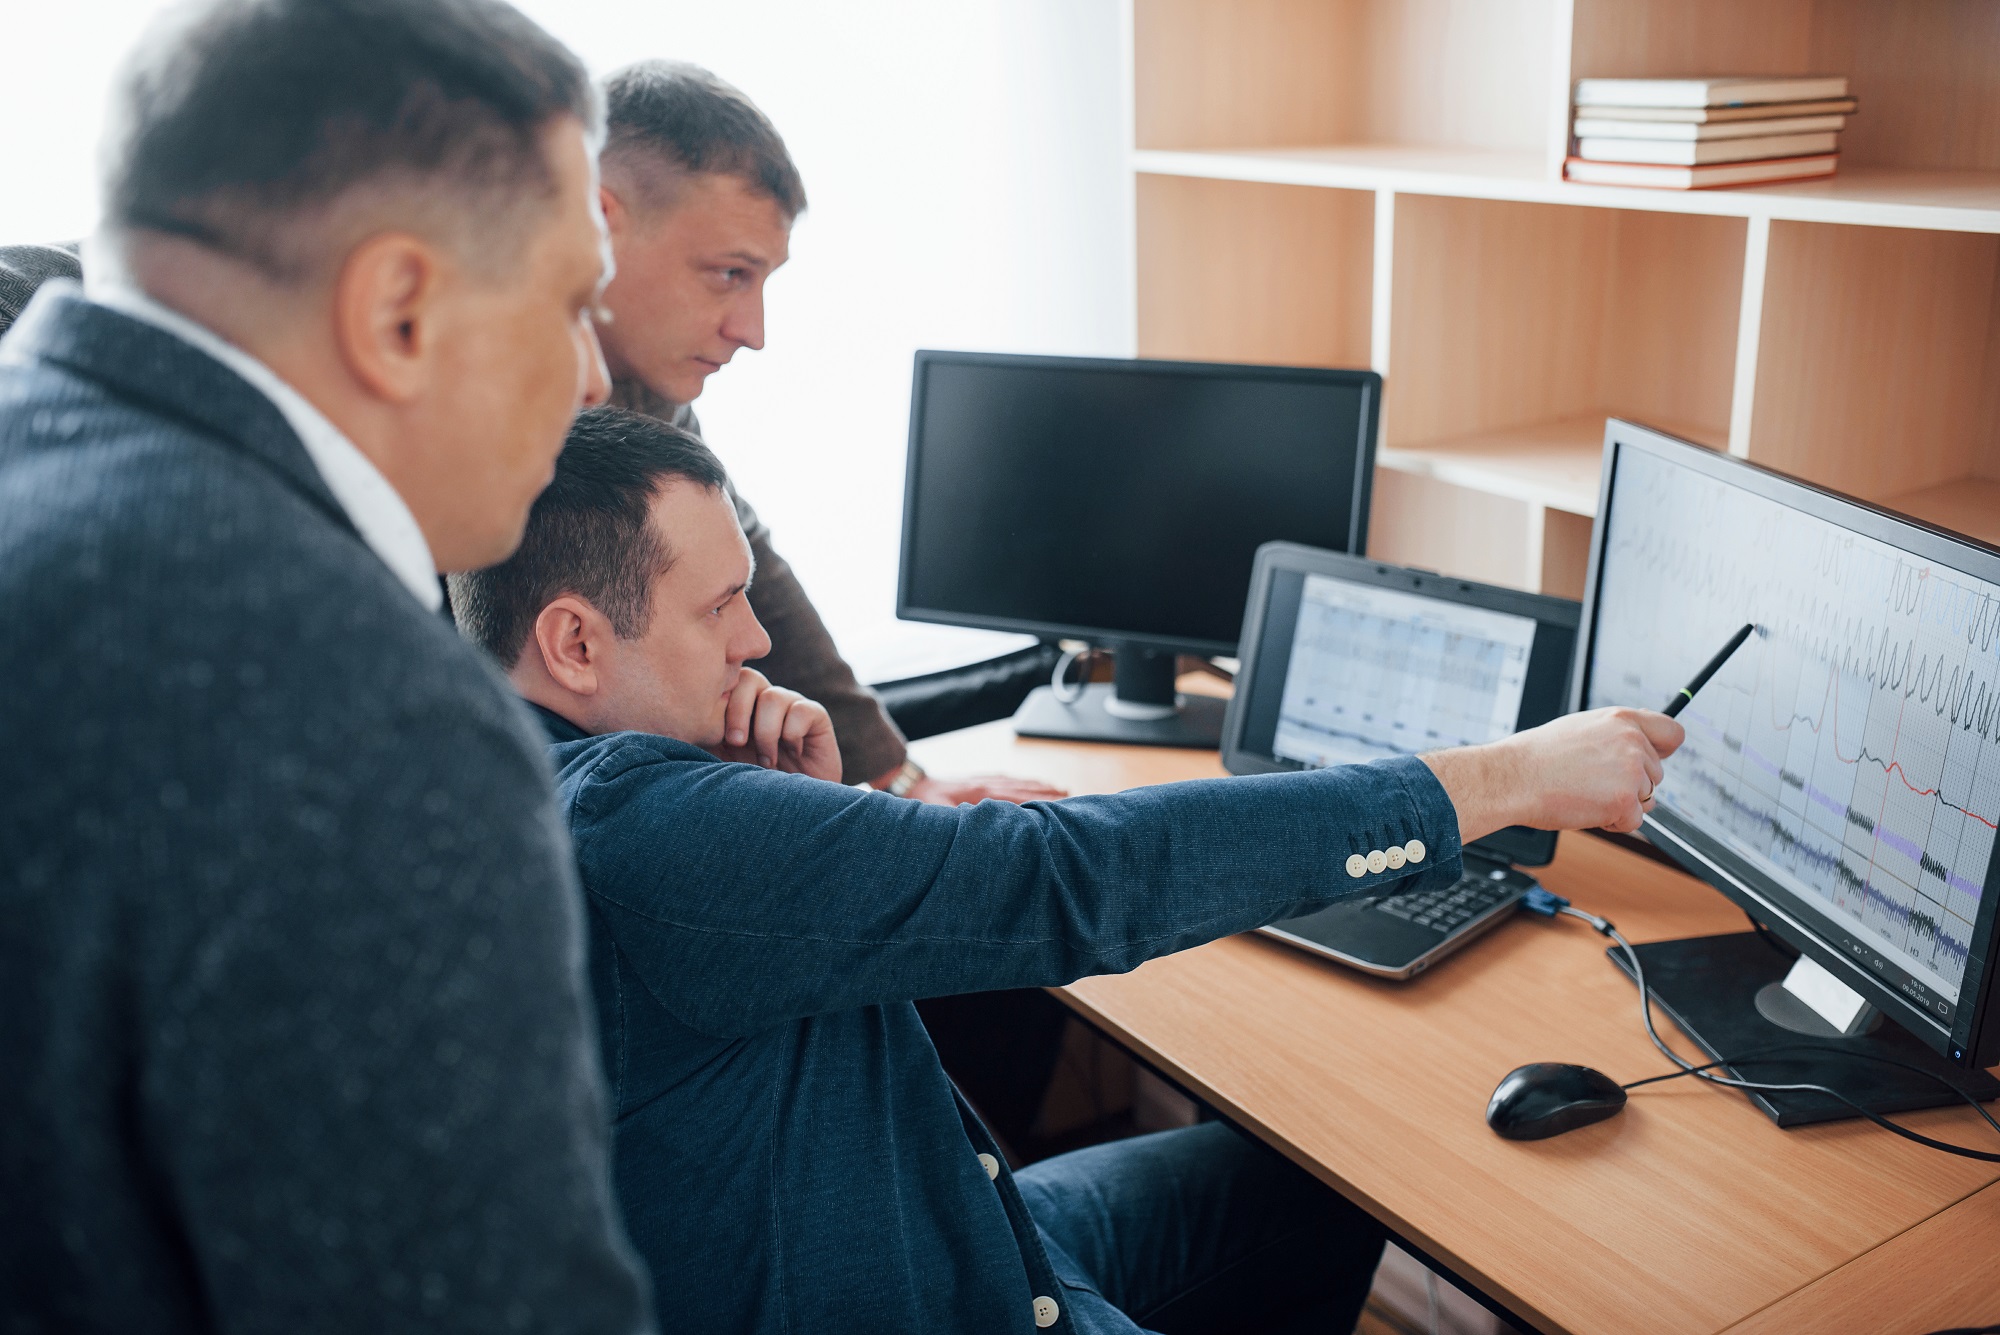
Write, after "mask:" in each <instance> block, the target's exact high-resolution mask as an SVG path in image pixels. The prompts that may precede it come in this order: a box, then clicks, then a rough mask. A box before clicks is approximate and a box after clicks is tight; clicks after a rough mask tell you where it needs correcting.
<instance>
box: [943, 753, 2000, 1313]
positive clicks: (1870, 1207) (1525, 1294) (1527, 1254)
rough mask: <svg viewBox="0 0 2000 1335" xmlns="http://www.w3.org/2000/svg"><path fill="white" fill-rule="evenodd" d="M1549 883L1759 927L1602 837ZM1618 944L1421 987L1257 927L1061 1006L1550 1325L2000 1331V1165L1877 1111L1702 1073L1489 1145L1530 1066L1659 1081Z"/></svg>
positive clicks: (1141, 766)
mask: <svg viewBox="0 0 2000 1335" xmlns="http://www.w3.org/2000/svg"><path fill="white" fill-rule="evenodd" d="M912 749H913V750H914V751H915V752H916V754H917V756H918V759H919V760H920V762H921V763H922V764H923V765H924V766H925V767H926V768H929V769H931V770H933V771H934V772H937V773H946V774H951V773H956V774H969V773H995V772H998V773H1008V774H1015V775H1019V776H1022V777H1032V778H1040V779H1045V780H1048V781H1050V782H1053V783H1059V784H1063V785H1065V786H1067V787H1068V788H1069V789H1070V790H1071V791H1072V792H1076V793H1087V792H1109V791H1116V790H1118V789H1121V788H1127V787H1133V786H1138V785H1141V784H1148V783H1162V782H1168V781H1172V780H1176V779H1189V778H1205V777H1213V776H1216V775H1219V774H1221V773H1222V769H1221V765H1220V762H1219V760H1218V758H1217V757H1216V756H1215V755H1214V754H1212V753H1200V752H1187V751H1169V750H1160V749H1152V748H1145V747H1115V746H1098V745H1080V744H1069V743H1057V742H1037V741H1023V740H1020V739H1017V738H1015V736H1014V735H1013V732H1012V730H1011V728H1010V727H1009V725H1007V724H1006V723H1004V722H1003V723H994V724H988V725H986V726H984V727H979V728H970V729H967V730H965V731H964V732H960V733H954V734H950V735H947V736H944V737H938V738H932V739H929V740H927V741H924V742H920V743H918V744H917V745H916V746H915V747H914V748H912ZM1541 879H1542V881H1543V882H1544V883H1545V884H1546V885H1548V887H1549V888H1550V889H1552V890H1554V891H1556V892H1558V893H1559V894H1563V895H1566V896H1568V897H1569V898H1571V899H1572V900H1574V901H1575V902H1577V903H1578V904H1580V905H1582V906H1585V907H1587V908H1590V909H1592V910H1593V911H1595V912H1598V913H1602V914H1603V915H1605V916H1606V917H1608V918H1610V919H1612V920H1613V921H1614V922H1616V923H1617V924H1618V925H1619V927H1620V928H1621V929H1623V930H1624V932H1625V934H1626V935H1627V936H1628V937H1630V938H1632V939H1633V940H1635V941H1650V940H1660V939H1665V938H1670V937H1680V936H1695V935H1701V934H1704V933H1712V932H1726V931H1734V930H1740V929H1742V928H1743V927H1744V920H1743V917H1742V915H1741V914H1740V913H1738V912H1737V910H1736V909H1735V908H1734V907H1732V906H1731V905H1730V904H1729V902H1728V901H1727V900H1725V899H1724V898H1723V897H1722V896H1721V895H1719V894H1717V893H1715V892H1714V891H1713V890H1711V889H1709V888H1708V887H1706V886H1704V885H1702V884H1701V883H1699V882H1697V881H1695V880H1694V879H1692V878H1690V877H1687V876H1683V875H1681V874H1680V873H1678V872H1676V871H1673V870H1671V869H1670V868H1667V867H1665V866H1662V865H1660V864H1658V863H1655V862H1652V861H1650V860H1648V859H1645V858H1641V857H1638V856H1636V855H1634V854H1631V853H1627V852H1625V851H1624V850H1622V849H1619V848H1616V847H1614V846H1612V845H1611V844H1608V843H1606V842H1605V841H1603V840H1599V839H1594V838H1591V837H1589V836H1587V835H1566V836H1564V838H1563V840H1562V847H1561V850H1560V852H1559V853H1558V854H1557V857H1556V860H1555V862H1554V863H1553V864H1552V865H1551V866H1549V867H1548V868H1546V869H1545V870H1544V871H1543V872H1542V873H1541ZM1603 945H1604V943H1603V941H1602V940H1601V939H1600V938H1599V937H1598V936H1597V935H1596V934H1595V933H1593V932H1591V931H1589V930H1588V929H1587V928H1585V927H1584V926H1583V925H1582V924H1581V923H1577V922H1575V921H1573V920H1568V919H1557V920H1543V919H1535V918H1525V917H1524V918H1523V919H1521V920H1520V921H1517V922H1514V923H1510V924H1508V925H1506V926H1504V927H1502V928H1500V929H1499V930H1498V931H1496V932H1494V933H1493V934H1492V935H1491V936H1489V937H1487V938H1485V939H1483V940H1481V941H1480V942H1478V943H1476V944H1475V945H1473V946H1471V947H1469V948H1468V949H1467V950H1466V951H1465V952H1464V953H1462V954H1460V955H1457V956H1454V957H1453V958H1452V959H1451V960H1449V961H1447V962H1446V963H1445V964H1443V965H1440V966H1439V967H1438V968H1437V969H1436V970H1434V971H1432V972H1429V973H1426V974H1423V975H1421V976H1420V977H1419V978H1418V979H1417V980H1415V981H1414V982H1410V983H1388V982H1382V981H1379V980H1376V979H1371V978H1368V977H1365V976H1363V975H1360V974H1356V973H1351V972H1348V971H1345V970H1342V969H1340V968H1339V967H1337V966H1335V965H1332V964H1328V963H1325V962H1322V961H1319V960H1316V959H1314V958H1312V957H1310V956H1307V955H1305V954H1303V953H1301V952H1298V951H1295V950H1292V949H1290V948H1288V947H1286V946H1283V945H1280V944H1279V943H1277V942H1275V941H1272V940H1270V939H1269V938H1265V937H1261V936H1254V935H1253V936H1240V937H1232V938H1230V939H1228V940H1224V941H1217V942H1215V943H1213V944H1211V945H1208V946H1203V947H1201V948H1199V949H1196V950H1191V951H1187V952H1185V953H1183V954H1180V955H1175V956H1171V957H1168V958H1166V959H1160V960H1155V961H1153V962H1151V963H1149V964H1146V965H1144V966H1142V967H1140V968H1139V969H1137V970H1135V971H1134V972H1132V973H1130V974H1125V975H1120V976H1110V977H1102V978H1088V979H1084V980H1082V981H1080V982H1077V983H1075V984H1073V985H1071V986H1070V987H1067V988H1063V989H1061V990H1060V991H1059V992H1058V995H1059V996H1061V997H1062V999H1063V1000H1064V1001H1065V1002H1067V1003H1068V1004H1069V1005H1070V1006H1071V1007H1073V1008H1074V1009H1075V1010H1076V1011H1078V1012H1079V1013H1080V1014H1081V1015H1083V1016H1084V1017H1085V1018H1086V1019H1088V1020H1089V1021H1090V1022H1091V1023H1092V1024H1094V1025H1096V1026H1097V1027H1098V1028H1100V1029H1101V1030H1103V1031H1104V1032H1105V1033H1107V1034H1109V1035H1111V1036H1112V1037H1113V1038H1114V1039H1116V1040H1117V1041H1118V1042H1120V1043H1122V1044H1124V1045H1125V1046H1126V1047H1128V1048H1130V1050H1131V1051H1132V1052H1134V1053H1135V1054H1137V1055H1138V1056H1139V1057H1141V1058H1143V1059H1144V1060H1145V1061H1147V1062H1149V1063H1151V1064H1152V1065H1153V1066H1155V1067H1156V1068H1158V1069H1159V1070H1160V1071H1161V1072H1162V1073H1163V1074H1165V1075H1166V1076H1168V1078H1170V1079H1172V1080H1174V1081H1176V1082H1178V1083H1179V1084H1181V1085H1182V1086H1183V1087H1185V1088H1186V1089H1187V1090H1188V1091H1189V1092H1190V1093H1192V1094H1194V1095H1196V1096H1197V1097H1199V1098H1200V1099H1202V1100H1203V1101H1205V1102H1206V1103H1208V1104H1210V1105H1211V1106H1212V1107H1214V1108H1215V1109H1216V1110H1217V1111H1219V1112H1220V1113H1221V1114H1222V1115H1224V1116H1225V1117H1227V1118H1229V1119H1230V1120H1231V1121H1233V1122H1235V1123H1236V1124H1237V1125H1238V1126H1240V1127H1243V1128H1245V1129H1246V1130H1248V1131H1250V1132H1252V1133H1253V1134H1255V1135H1257V1136H1259V1137H1260V1138H1262V1139H1263V1140H1265V1141H1266V1142H1268V1143H1269V1144H1271V1145H1273V1146H1275V1147H1276V1148H1277V1149H1279V1150H1280V1151H1282V1152H1283V1153H1285V1154H1286V1155H1288V1156H1289V1157H1290V1158H1292V1159H1293V1160H1294V1161H1295V1162H1297V1163H1299V1164H1300V1165H1302V1166H1303V1167H1305V1168H1306V1169H1307V1170H1308V1171H1310V1172H1312V1173H1313V1174H1315V1175H1316V1176H1318V1177H1319V1178H1320V1179H1321V1180H1323V1181H1325V1182H1327V1183H1328V1184H1329V1185H1331V1186H1333V1187H1334V1188H1336V1189H1337V1190H1339V1191H1340V1192H1342V1193H1343V1194H1344V1195H1346V1196H1348V1197H1349V1198H1351V1199H1353V1200H1354V1201H1356V1202H1358V1203H1360V1204H1361V1205H1363V1206H1364V1207H1366V1208H1367V1209H1369V1210H1370V1211H1372V1212H1373V1213H1374V1214H1375V1215H1376V1216H1377V1217H1379V1218H1381V1219H1382V1220H1383V1221H1384V1222H1385V1223H1387V1224H1388V1225H1389V1226H1390V1227H1391V1228H1392V1229H1394V1230H1395V1232H1396V1233H1397V1234H1398V1235H1399V1236H1400V1237H1402V1238H1403V1239H1405V1240H1407V1241H1408V1242H1409V1243H1410V1244H1411V1245H1413V1246H1414V1247H1415V1248H1416V1249H1417V1250H1419V1251H1421V1252H1424V1253H1426V1254H1428V1255H1430V1256H1431V1257H1433V1258H1435V1259H1436V1260H1437V1261H1438V1262H1439V1263H1441V1264H1442V1265H1444V1266H1446V1267H1448V1268H1449V1269H1451V1270H1452V1271H1453V1272H1455V1273H1456V1274H1457V1275H1458V1276H1459V1277H1460V1278H1461V1279H1463V1280H1464V1281H1466V1282H1467V1283H1469V1284H1471V1285H1474V1286H1476V1287H1477V1288H1478V1289H1480V1290H1481V1291H1482V1292H1483V1293H1485V1294H1486V1295H1487V1296H1488V1297H1489V1298H1490V1299H1492V1300H1494V1301H1496V1302H1497V1303H1499V1304H1500V1305H1501V1306H1503V1307H1505V1308H1506V1309H1508V1310H1509V1311H1511V1312H1513V1313H1514V1314H1515V1315H1516V1316H1517V1317H1518V1318H1519V1319H1520V1320H1522V1321H1523V1322H1525V1323H1527V1324H1529V1325H1532V1326H1534V1327H1536V1328H1537V1329H1540V1330H1545V1331H1552V1332H1554V1331H1565V1332H1569V1331H1573V1332H1615V1333H1617V1335H1627V1333H1636V1332H1653V1331H1658V1332H1716V1331H1724V1330H1732V1331H1737V1330H1740V1331H1743V1332H1758V1333H1759V1335H1762V1333H1764V1332H1776V1331H1786V1332H1816V1331H1843V1332H1844V1331H1867V1332H1875V1331H1898V1332H1901V1331H1909V1332H1920V1331H1927V1330H1931V1329H1934V1328H1937V1327H1940V1326H1946V1325H1955V1324H1964V1325H1971V1324H1978V1323H1980V1322H1985V1321H1995V1320H2000V1264H1996V1263H1995V1261H1994V1259H1993V1255H1992V1254H1993V1251H1994V1243H1995V1242H1996V1241H2000V1229H1997V1228H1996V1225H2000V1187H1995V1186H1994V1185H1993V1184H1995V1183H1996V1182H2000V1166H1996V1165H1991V1164H1982V1163H1977V1162H1974V1161H1972V1160H1968V1159H1960V1158H1954V1157H1951V1156H1948V1155H1944V1154H1939V1153H1936V1152H1934V1151H1930V1150H1926V1149H1924V1148H1922V1147H1920V1146H1917V1145H1912V1144H1910V1143H1909V1142H1907V1141H1903V1140H1899V1139H1896V1138H1895V1137H1892V1136H1890V1135H1889V1134H1887V1133H1886V1132H1883V1131H1881V1130H1879V1129H1877V1128H1875V1127H1872V1126H1869V1125H1867V1124H1865V1123H1860V1122H1843V1123H1835V1124H1832V1125H1827V1126H1819V1127H1809V1128H1802V1129H1799V1130H1793V1131H1780V1130H1779V1129H1778V1128H1777V1127H1775V1126H1773V1125H1772V1124H1771V1123H1770V1122H1769V1121H1768V1120H1767V1119H1766V1118H1765V1117H1764V1115H1763V1114H1762V1113H1760V1112H1758V1111H1757V1110H1756V1109H1755V1108H1753V1107H1752V1106H1751V1105H1750V1104H1749V1103H1748V1102H1747V1101H1746V1100H1744V1099H1742V1098H1741V1097H1738V1096H1736V1095H1733V1094H1727V1093H1724V1092H1722V1091H1719V1090H1716V1089H1713V1088H1708V1087H1702V1086H1696V1085H1694V1083H1693V1082H1692V1081H1681V1082H1675V1083H1671V1084H1666V1085H1660V1086H1649V1087H1647V1088H1646V1089H1643V1090H1639V1091H1635V1092H1634V1094H1633V1097H1632V1102H1631V1104H1630V1106H1628V1108H1627V1109H1626V1111H1625V1112H1624V1113H1623V1114H1622V1115H1621V1116H1618V1117H1615V1118H1613V1119H1612V1120H1610V1121H1608V1122H1602V1123H1599V1124H1598V1125H1596V1126H1592V1127H1588V1128H1585V1129H1583V1130H1580V1131H1575V1132H1571V1133H1570V1134H1568V1135H1565V1136H1560V1137H1557V1138H1555V1139H1551V1140H1544V1141H1532V1142H1526V1143H1515V1142H1510V1141H1504V1140H1501V1139H1500V1138H1499V1137H1497V1136H1495V1135H1494V1134H1493V1133H1492V1132H1491V1131H1490V1130H1488V1129H1487V1127H1486V1123H1485V1120H1484V1113H1485V1108H1486V1100H1487V1097H1488V1096H1489V1095H1490V1094H1491V1093H1492V1090H1493V1087H1494V1085H1495V1084H1497V1083H1498V1082H1499V1080H1500V1078H1501V1076H1503V1075H1505V1074H1506V1073H1507V1072H1508V1071H1509V1070H1511V1069H1512V1068H1514V1067H1515V1066H1518V1065H1521V1064H1523V1063H1525V1062H1530V1061H1575V1062H1582V1063H1584V1064H1586V1065H1589V1066H1595V1067H1597V1068H1599V1069H1601V1070H1604V1071H1606V1072H1609V1073H1611V1074H1612V1075H1614V1076H1615V1077H1616V1078H1619V1079H1623V1080H1630V1079H1636V1078H1638V1077H1640V1076H1644V1075H1652V1074H1656V1073H1658V1072H1660V1071H1662V1070H1663V1069H1664V1068H1665V1062H1664V1061H1663V1060H1662V1059H1661V1058H1660V1056H1659V1055H1658V1054H1657V1053H1656V1052H1654V1051H1653V1049H1652V1046H1651V1045H1650V1044H1649V1043H1648V1042H1647V1040H1646V1036H1645V1033H1644V1031H1643V1030H1642V1029H1641V1027H1640V1024H1639V1015H1638V1005H1637V1000H1636V995H1635V993H1634V992H1633V989H1632V985H1631V984H1630V982H1628V981H1627V980H1626V979H1625V978H1624V976H1623V975H1622V974H1621V973H1620V972H1619V971H1618V970H1617V969H1616V968H1614V967H1613V966H1612V964H1611V963H1610V961H1609V960H1607V959H1606V958H1605V957H1604V951H1603ZM1660 1024H1661V1026H1662V1032H1663V1033H1664V1034H1666V1035H1667V1036H1668V1037H1669V1038H1670V1041H1671V1040H1672V1039H1673V1038H1676V1037H1679V1036H1678V1035H1677V1034H1676V1033H1675V1031H1674V1030H1673V1029H1672V1026H1671V1025H1670V1024H1669V1022H1668V1021H1667V1020H1666V1019H1665V1017H1664V1016H1662V1017H1661V1019H1660ZM1682 1050H1683V1051H1691V1050H1692V1049H1691V1047H1690V1045H1688V1044H1687V1043H1686V1042H1685V1040H1684V1039H1683V1040H1682ZM1907 1120H1908V1123H1909V1124H1910V1125H1911V1126H1913V1127H1915V1128H1917V1129H1919V1130H1923V1131H1927V1132H1930V1133H1932V1134H1936V1135H1940V1136H1942V1137H1945V1138H1947V1139H1955V1140H1957V1141H1959V1142H1960V1143H1964V1144H1980V1145H1983V1144H1987V1143H1990V1141H1991V1140H1992V1136H1991V1133H1990V1131H1986V1130H1985V1129H1984V1127H1983V1124H1981V1123H1980V1122H1979V1121H1978V1119H1977V1118H1976V1117H1975V1116H1974V1115H1973V1114H1972V1113H1971V1111H1970V1110H1969V1109H1960V1110H1957V1111H1951V1110H1938V1111H1935V1112H1929V1113H1923V1114H1916V1115H1912V1116H1911V1117H1909V1118H1908V1119H1907ZM1864 1312H1865V1313H1867V1315H1866V1316H1863V1315H1861V1314H1862V1313H1864Z"/></svg>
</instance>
